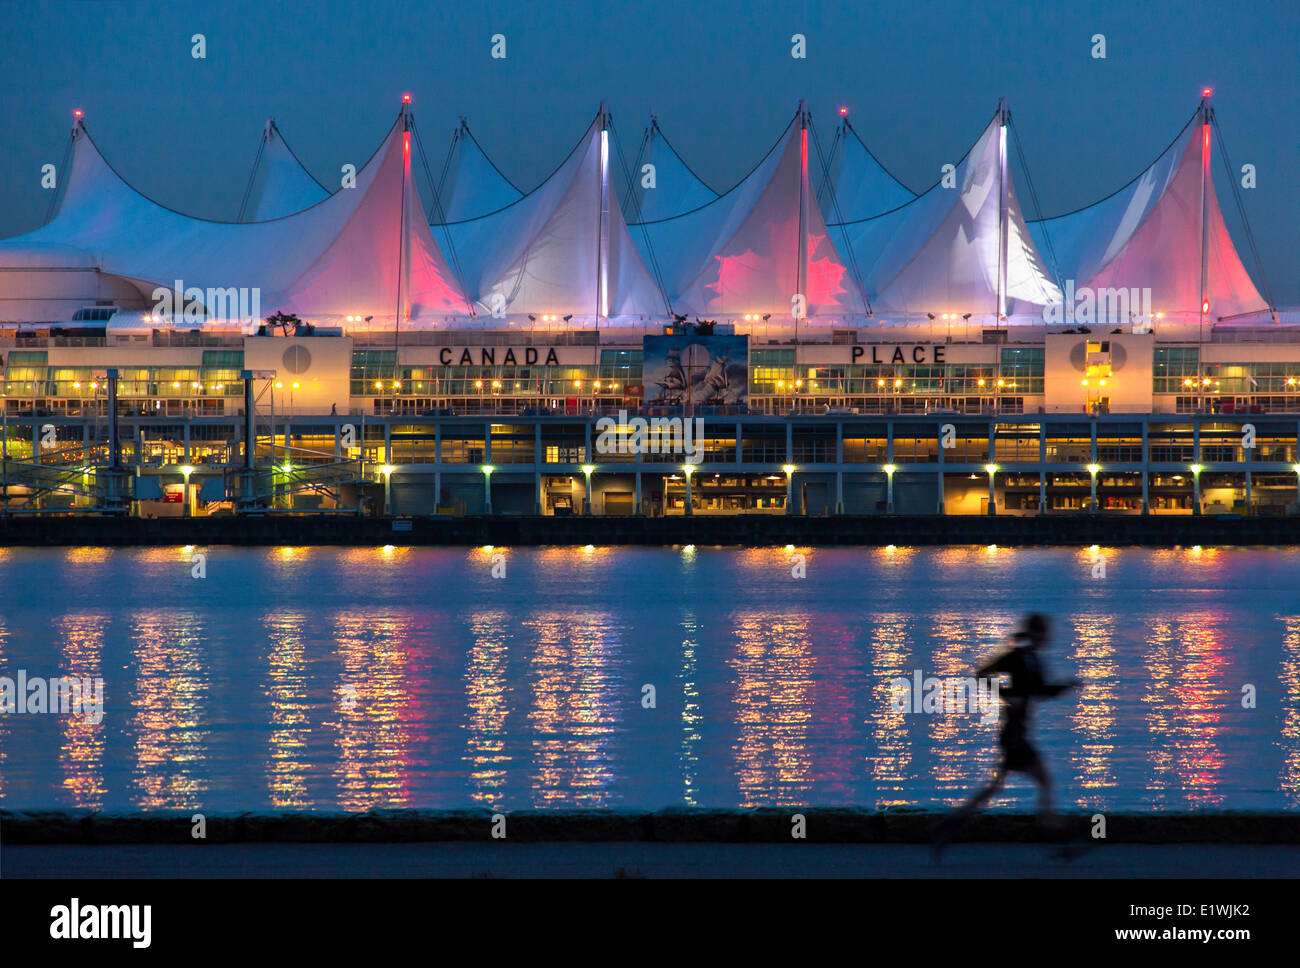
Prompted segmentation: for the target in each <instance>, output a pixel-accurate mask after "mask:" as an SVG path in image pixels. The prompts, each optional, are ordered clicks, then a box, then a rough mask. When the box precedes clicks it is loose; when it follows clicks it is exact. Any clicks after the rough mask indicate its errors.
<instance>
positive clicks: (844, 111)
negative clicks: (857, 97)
mask: <svg viewBox="0 0 1300 968" xmlns="http://www.w3.org/2000/svg"><path fill="white" fill-rule="evenodd" d="M848 115H849V109H848V108H840V117H842V118H846V117H848Z"/></svg>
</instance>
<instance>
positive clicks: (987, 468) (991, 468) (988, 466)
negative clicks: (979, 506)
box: [984, 464, 998, 515]
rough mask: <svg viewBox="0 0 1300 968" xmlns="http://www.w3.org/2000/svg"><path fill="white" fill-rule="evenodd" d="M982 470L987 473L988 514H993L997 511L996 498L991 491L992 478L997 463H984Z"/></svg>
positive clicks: (996, 469)
mask: <svg viewBox="0 0 1300 968" xmlns="http://www.w3.org/2000/svg"><path fill="white" fill-rule="evenodd" d="M984 470H985V471H986V472H987V473H988V475H989V514H990V515H994V514H997V513H998V504H997V498H996V496H995V495H994V493H993V480H994V475H996V474H997V472H998V465H997V464H985V465H984Z"/></svg>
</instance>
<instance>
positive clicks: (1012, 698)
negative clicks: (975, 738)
mask: <svg viewBox="0 0 1300 968" xmlns="http://www.w3.org/2000/svg"><path fill="white" fill-rule="evenodd" d="M1011 638H1012V641H1013V642H1016V643H1018V644H1017V645H1016V647H1015V648H1013V649H1011V651H1009V652H1005V653H1003V654H1002V655H1000V656H998V657H997V658H996V659H993V660H992V661H990V662H986V663H985V664H984V665H983V666H981V667H980V668H979V670H978V671H977V672H976V675H977V676H979V677H980V678H985V677H988V676H994V675H1001V674H1004V673H1005V674H1007V675H1009V676H1010V677H1011V682H1010V684H1009V685H1008V686H1007V687H1006V688H1004V689H1001V690H1000V695H1001V696H1002V700H1003V704H1002V731H1001V733H1000V734H999V736H998V743H999V745H1000V746H1001V747H1002V760H1001V762H1000V763H999V764H998V766H997V769H996V770H995V771H994V773H993V777H992V778H991V779H990V780H989V781H988V783H986V784H985V785H984V786H982V787H981V788H980V789H978V790H976V791H975V792H974V793H972V794H971V795H970V797H969V798H968V799H967V800H966V802H965V803H963V804H962V805H961V806H960V807H958V808H957V809H956V810H954V811H953V812H952V813H950V814H949V815H948V816H946V817H944V818H943V819H942V820H940V821H939V822H938V823H936V824H935V825H934V827H933V832H934V835H935V847H936V850H937V849H939V848H941V847H943V846H944V845H945V844H946V842H947V840H948V838H949V836H950V835H951V833H952V830H953V828H954V827H956V825H957V824H958V823H959V822H960V821H962V820H964V819H965V818H966V817H969V816H970V815H971V814H972V813H974V812H975V811H976V810H979V809H980V808H981V807H982V806H984V804H986V803H988V801H989V800H991V799H993V797H995V796H997V794H998V791H1000V790H1001V789H1002V786H1003V784H1004V783H1006V781H1007V774H1008V773H1013V772H1020V773H1026V774H1028V775H1029V776H1030V777H1031V778H1032V779H1033V781H1034V782H1035V783H1036V784H1037V785H1038V816H1039V821H1040V822H1041V823H1042V824H1043V825H1044V826H1052V824H1053V819H1054V818H1053V814H1052V781H1051V779H1050V778H1049V777H1048V775H1047V769H1046V768H1045V767H1044V766H1043V760H1042V757H1040V756H1039V755H1038V750H1036V749H1034V747H1033V745H1032V744H1031V743H1030V742H1029V710H1030V703H1032V702H1033V701H1034V700H1036V699H1047V698H1051V697H1052V696H1059V695H1060V694H1061V693H1063V692H1065V691H1066V690H1067V689H1072V688H1074V687H1075V686H1077V685H1078V684H1079V682H1078V680H1077V679H1076V680H1071V681H1070V682H1065V683H1048V682H1046V681H1045V680H1044V678H1043V664H1042V660H1041V659H1040V658H1039V656H1038V652H1039V650H1040V649H1042V648H1043V646H1044V645H1046V644H1047V640H1048V638H1049V628H1048V621H1047V617H1046V616H1044V615H1041V614H1039V613H1037V612H1034V613H1032V614H1030V615H1028V616H1026V617H1025V620H1024V623H1023V624H1022V625H1021V627H1020V630H1019V631H1017V632H1016V633H1015V634H1014V635H1012V636H1011Z"/></svg>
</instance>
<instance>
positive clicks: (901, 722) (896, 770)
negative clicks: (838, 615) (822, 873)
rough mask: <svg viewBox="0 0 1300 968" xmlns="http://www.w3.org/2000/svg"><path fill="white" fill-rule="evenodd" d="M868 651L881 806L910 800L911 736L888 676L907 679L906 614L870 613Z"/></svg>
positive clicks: (873, 761)
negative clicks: (894, 701)
mask: <svg viewBox="0 0 1300 968" xmlns="http://www.w3.org/2000/svg"><path fill="white" fill-rule="evenodd" d="M870 624H871V633H870V634H871V638H870V640H869V642H868V648H869V650H870V655H871V672H872V689H871V701H870V702H869V704H868V705H867V730H868V732H869V733H870V735H871V740H872V746H873V748H874V750H875V752H874V753H872V755H871V756H870V757H869V758H868V764H869V771H870V775H871V779H872V782H873V784H874V786H875V788H876V794H877V796H878V797H879V800H878V805H879V806H882V807H888V806H897V805H901V804H908V803H911V802H912V800H911V798H910V797H908V796H907V795H906V794H907V792H908V790H909V787H910V785H911V782H912V780H913V779H914V777H913V772H912V769H911V766H912V759H913V756H912V741H911V738H910V736H909V735H908V731H909V724H908V714H907V713H905V712H901V711H896V710H895V709H894V705H893V703H891V702H890V698H891V694H892V690H891V685H890V683H891V681H892V680H894V679H898V678H910V677H911V675H912V669H913V668H914V667H915V661H916V660H914V659H912V658H911V654H912V652H911V650H912V644H913V642H914V641H915V639H916V630H915V629H914V628H912V627H910V622H909V619H908V616H906V615H903V614H901V613H898V612H890V613H887V614H877V615H872V616H871V618H870Z"/></svg>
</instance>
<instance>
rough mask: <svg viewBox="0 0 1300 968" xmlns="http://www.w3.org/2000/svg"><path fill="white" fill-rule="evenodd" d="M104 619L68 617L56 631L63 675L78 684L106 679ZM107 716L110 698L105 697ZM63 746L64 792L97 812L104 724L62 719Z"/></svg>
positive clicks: (100, 801) (101, 783) (101, 785)
mask: <svg viewBox="0 0 1300 968" xmlns="http://www.w3.org/2000/svg"><path fill="white" fill-rule="evenodd" d="M107 622H108V619H107V618H106V617H105V616H103V615H65V616H62V617H60V618H58V619H56V620H55V622H54V627H55V630H56V633H57V635H58V636H59V638H60V639H61V640H62V642H63V663H62V668H61V669H60V674H61V675H65V676H69V677H71V678H74V679H77V680H88V681H89V682H90V683H93V682H94V680H96V679H100V678H102V677H103V653H104V626H105V625H106V624H107ZM103 700H104V706H105V715H107V708H108V703H109V697H108V696H104V697H103ZM59 722H60V724H61V726H62V729H63V743H62V745H61V746H60V748H59V762H60V764H61V765H62V767H63V789H64V790H65V791H66V792H67V794H68V796H69V798H70V799H71V802H72V804H73V806H77V807H86V808H91V809H95V808H98V807H102V806H103V805H104V795H105V793H107V790H106V788H105V786H104V721H103V720H102V719H101V720H100V721H99V722H95V721H94V719H93V717H92V716H90V715H66V716H60V717H59Z"/></svg>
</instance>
